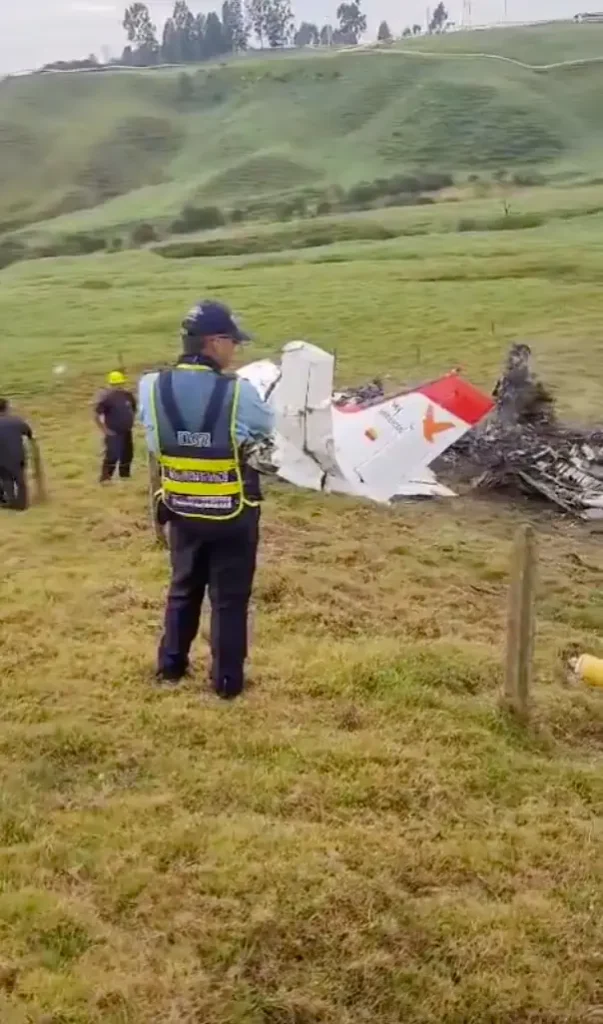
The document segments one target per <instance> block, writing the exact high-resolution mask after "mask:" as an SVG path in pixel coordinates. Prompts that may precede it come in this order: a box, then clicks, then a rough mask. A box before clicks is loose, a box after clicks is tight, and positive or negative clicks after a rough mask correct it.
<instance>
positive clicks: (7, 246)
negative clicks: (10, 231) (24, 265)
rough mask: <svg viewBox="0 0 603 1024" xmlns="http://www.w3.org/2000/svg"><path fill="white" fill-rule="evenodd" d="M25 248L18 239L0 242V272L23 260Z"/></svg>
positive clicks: (25, 254)
mask: <svg viewBox="0 0 603 1024" xmlns="http://www.w3.org/2000/svg"><path fill="white" fill-rule="evenodd" d="M26 256H27V248H26V247H25V245H24V244H23V242H21V240H20V239H18V238H5V239H3V240H2V241H1V242H0V270H3V269H4V267H10V265H11V263H18V261H19V260H23V259H25V258H26Z"/></svg>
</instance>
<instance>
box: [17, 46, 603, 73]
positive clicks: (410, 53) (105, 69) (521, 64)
mask: <svg viewBox="0 0 603 1024" xmlns="http://www.w3.org/2000/svg"><path fill="white" fill-rule="evenodd" d="M261 53H262V51H258V59H261ZM350 53H355V54H357V55H358V56H360V55H376V54H379V55H386V56H390V55H391V56H400V57H435V58H437V59H451V58H452V59H454V60H465V59H467V58H470V59H473V60H474V59H476V58H477V59H486V60H499V61H503V62H504V63H505V64H514V65H515V66H516V67H518V68H523V69H524V70H525V71H556V70H558V69H559V68H569V67H586V66H588V65H589V64H601V63H603V56H601V57H581V58H578V59H576V60H561V61H556V62H555V63H553V64H527V63H526V62H525V61H522V60H517V59H516V58H515V57H505V56H504V55H503V54H501V53H482V52H475V53H472V52H462V53H447V52H446V51H444V50H415V49H412V50H411V49H394V48H391V47H380V46H359V47H352V46H348V47H342V48H341V49H340V50H331V51H328V50H327V51H325V52H324V53H322V52H321V54H320V56H322V57H327V56H329V57H338V56H341V55H342V54H350ZM205 63H213V62H208V61H206V62H205ZM192 67H197V65H189V64H153V65H149V66H147V67H132V66H126V65H123V64H107V65H104V66H103V65H101V66H100V67H98V68H49V69H48V70H45V71H26V72H14V73H13V74H12V75H8V76H6V77H8V78H28V77H33V76H34V75H41V74H44V75H47V74H49V75H79V74H94V75H98V74H103V75H108V74H111V73H112V72H117V73H118V74H123V73H124V72H126V73H127V72H132V73H134V74H140V73H144V72H149V71H175V70H177V69H178V68H182V69H183V70H186V69H190V68H192Z"/></svg>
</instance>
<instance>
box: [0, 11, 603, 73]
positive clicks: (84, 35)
mask: <svg viewBox="0 0 603 1024" xmlns="http://www.w3.org/2000/svg"><path fill="white" fill-rule="evenodd" d="M338 2H339V0H293V6H294V10H295V15H296V19H297V20H298V21H299V20H301V19H302V18H305V19H306V20H309V21H315V22H317V23H319V24H323V23H324V22H326V21H331V22H333V21H334V20H335V17H334V14H335V10H336V8H337V5H338ZM436 2H437V0H431V3H429V0H427V2H426V3H424V2H423V0H402V2H401V0H364V4H363V6H364V10H365V12H366V13H367V16H368V19H369V30H370V31H371V32H373V33H375V32H376V29H377V25H378V24H379V22H380V21H381V20H382V19H383V18H385V19H387V21H388V22H389V25H390V28H391V29H392V31H394V32H396V31H400V30H401V29H402V28H403V27H404V25H406V24H409V23H412V22H414V21H417V22H421V23H423V22H424V21H425V8H426V6H427V3H429V5H430V6H431V7H433V6H435V3H436ZM445 2H446V6H447V7H448V11H449V14H450V17H451V19H452V20H455V19H458V20H460V14H461V9H462V0H445ZM503 3H504V0H472V10H473V23H474V24H484V23H489V22H493V21H498V20H501V19H502V16H503ZM189 6H190V7H191V10H193V11H195V13H196V12H197V11H210V10H215V9H218V10H219V9H220V7H221V0H219V2H218V3H216V2H212V0H189ZM124 7H125V3H124V2H118V0H116V2H113V0H0V8H2V33H1V35H0V73H2V72H7V71H19V70H24V69H27V68H33V67H39V66H40V65H41V64H44V63H47V62H49V61H51V60H66V59H69V58H74V57H85V56H87V55H88V54H89V53H96V54H97V55H99V56H100V55H101V52H102V48H103V47H107V48H109V49H110V50H111V52H112V53H114V54H116V53H119V52H120V51H121V48H122V47H123V45H124V43H125V39H124V34H123V30H122V28H121V20H122V16H123V10H124ZM149 7H150V8H151V10H152V13H153V18H154V19H155V21H156V24H157V25H158V26H160V25H162V24H163V22H164V21H165V19H166V18H167V17H168V16H169V14H170V11H171V9H172V7H173V2H172V0H153V2H151V3H149ZM578 9H580V10H582V9H583V6H582V7H580V2H579V0H507V12H508V14H507V16H508V19H509V20H510V21H525V20H527V19H534V20H538V19H545V18H558V17H565V16H571V15H573V14H575V13H576V10H578ZM586 9H588V5H587V7H586Z"/></svg>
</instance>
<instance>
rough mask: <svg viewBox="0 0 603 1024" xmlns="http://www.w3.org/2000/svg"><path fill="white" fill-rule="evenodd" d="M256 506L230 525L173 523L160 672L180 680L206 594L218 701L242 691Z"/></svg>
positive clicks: (256, 533)
mask: <svg viewBox="0 0 603 1024" xmlns="http://www.w3.org/2000/svg"><path fill="white" fill-rule="evenodd" d="M259 523H260V510H259V508H246V509H245V511H244V512H242V513H241V515H240V516H238V517H237V518H236V519H233V520H232V521H231V522H227V521H226V522H215V523H211V522H207V521H200V520H197V521H194V522H193V521H188V520H178V521H172V522H170V525H169V546H170V556H171V563H172V578H171V582H170V588H169V592H168V597H167V605H166V609H165V627H164V633H163V637H162V639H161V643H160V645H159V654H158V671H159V673H160V674H161V675H164V676H165V677H167V678H172V679H178V678H181V677H182V676H183V675H184V674H185V672H186V670H187V668H188V661H189V652H190V648H191V645H192V642H193V640H194V639H195V636H196V635H197V631H198V629H199V620H200V617H201V606H202V604H203V598H204V597H205V592H206V590H209V598H210V601H211V655H212V668H211V681H212V684H213V687H214V689H215V690H216V692H217V693H218V695H219V696H220V697H223V698H225V699H228V698H230V697H236V696H237V695H238V694H240V693H241V691H242V689H243V685H244V665H245V659H246V658H247V612H248V607H249V599H250V597H251V589H252V586H253V577H254V574H255V566H256V556H257V549H258V540H259Z"/></svg>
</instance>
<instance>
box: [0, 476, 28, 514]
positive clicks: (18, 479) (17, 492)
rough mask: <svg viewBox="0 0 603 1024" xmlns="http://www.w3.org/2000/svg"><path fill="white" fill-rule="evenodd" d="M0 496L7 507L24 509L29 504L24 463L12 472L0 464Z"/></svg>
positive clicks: (22, 510)
mask: <svg viewBox="0 0 603 1024" xmlns="http://www.w3.org/2000/svg"><path fill="white" fill-rule="evenodd" d="M0 496H1V497H2V499H3V501H4V504H5V505H7V507H8V508H12V509H15V510H17V511H19V512H24V511H25V509H26V508H27V507H28V505H29V494H28V489H27V471H26V468H25V465H22V466H19V468H18V469H16V470H14V471H12V472H11V471H10V470H8V469H4V468H3V467H2V466H0Z"/></svg>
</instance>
